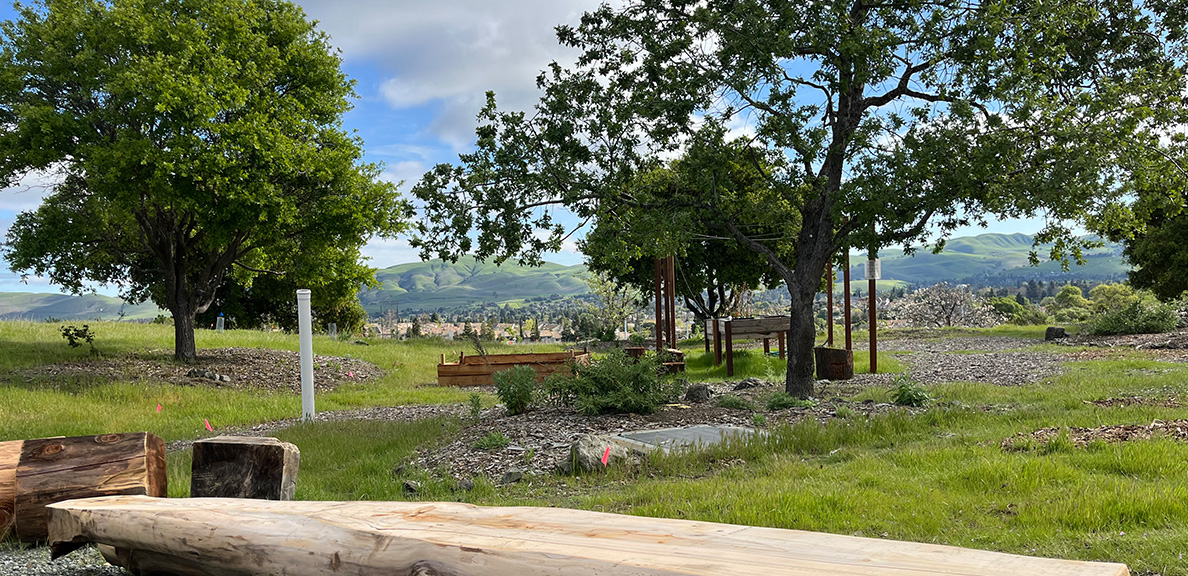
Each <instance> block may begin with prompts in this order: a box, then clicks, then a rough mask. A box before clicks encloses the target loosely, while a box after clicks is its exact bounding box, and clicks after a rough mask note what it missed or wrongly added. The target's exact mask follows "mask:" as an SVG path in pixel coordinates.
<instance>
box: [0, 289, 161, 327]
mask: <svg viewBox="0 0 1188 576" xmlns="http://www.w3.org/2000/svg"><path fill="white" fill-rule="evenodd" d="M121 312H123V314H124V316H123V318H124V319H125V320H152V319H153V318H156V317H157V315H158V314H165V315H166V316H168V315H169V313H168V312H166V311H164V310H161V309H160V308H157V306H156V305H154V304H153V303H151V302H147V303H144V304H136V305H132V304H126V303H125V302H124V301H123V300H121V299H119V298H112V297H110V296H102V295H99V294H87V295H85V296H71V295H67V294H32V293H28V292H0V320H38V321H40V320H45V319H47V318H57V319H60V320H94V319H100V320H118V319H119V318H120V313H121Z"/></svg>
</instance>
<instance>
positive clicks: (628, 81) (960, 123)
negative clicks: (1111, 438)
mask: <svg viewBox="0 0 1188 576" xmlns="http://www.w3.org/2000/svg"><path fill="white" fill-rule="evenodd" d="M1178 9H1179V8H1178V7H1176V8H1174V9H1170V8H1167V7H1166V6H1165V5H1164V3H1162V2H1156V1H1155V0H1151V1H1149V2H1148V1H1144V0H1131V1H1126V0H1123V1H1121V2H1113V3H1104V4H1100V5H1099V4H1098V3H1085V2H1079V1H1075V0H1054V2H1044V3H1036V2H1027V1H1022V0H1003V1H1001V2H995V3H993V4H986V5H984V4H975V5H969V4H966V3H960V2H958V3H951V2H924V3H921V2H892V3H887V2H883V3H867V2H858V3H831V2H792V1H786V0H778V1H768V0H741V1H739V0H708V1H704V2H693V1H689V0H629V1H628V2H626V3H625V4H623V5H617V6H611V5H609V4H604V5H602V6H601V7H600V8H599V9H597V10H595V11H593V12H590V13H587V14H585V15H584V16H583V18H582V19H581V23H580V24H579V25H577V26H560V27H558V29H557V30H558V38H559V40H560V42H561V43H562V44H564V45H566V46H569V47H573V48H575V49H576V50H578V51H579V55H578V57H577V59H576V63H575V64H574V65H573V66H570V67H568V68H566V67H562V66H561V65H559V64H554V65H552V66H551V67H550V68H549V70H547V71H545V72H544V73H542V74H541V75H540V77H539V78H538V85H539V86H540V89H541V93H542V97H541V100H540V101H539V103H538V104H537V105H536V107H535V109H534V110H532V112H531V113H525V112H519V111H514V112H502V111H500V110H498V108H497V106H496V104H495V99H494V95H493V94H489V96H488V102H487V106H486V107H485V108H484V109H483V110H482V111H481V112H480V116H479V118H480V123H481V125H480V127H479V128H478V130H477V136H478V140H477V143H476V144H477V145H476V147H475V149H474V150H473V151H472V152H468V153H465V154H462V155H461V156H460V159H459V160H460V162H459V165H458V166H451V165H444V164H443V165H439V166H437V167H435V168H434V169H433V170H432V171H430V172H429V173H427V174H425V176H424V177H423V178H422V180H421V181H420V182H419V183H418V184H417V185H416V186H415V187H414V189H413V192H414V194H416V195H417V196H418V197H419V198H420V199H421V200H422V202H423V203H424V213H423V215H422V217H421V218H420V220H419V225H418V235H417V237H416V238H414V239H413V244H414V245H415V246H417V247H418V248H420V249H421V250H422V253H423V255H425V256H428V255H431V254H436V255H439V256H441V257H443V258H447V259H450V258H456V257H458V256H459V255H460V254H464V253H468V252H470V251H472V250H473V251H475V252H476V255H477V256H479V257H480V258H492V259H494V260H496V261H503V260H506V259H509V258H519V259H520V260H522V261H538V260H539V259H540V255H541V254H542V253H544V252H546V251H548V250H556V249H558V248H559V247H560V246H561V243H562V241H563V239H564V238H565V237H566V233H567V232H566V230H565V228H564V226H561V225H560V224H559V223H558V222H557V221H556V220H555V219H554V213H553V212H552V211H551V210H549V209H548V208H549V207H550V206H554V205H560V206H564V207H566V208H568V209H569V210H571V211H572V212H573V213H575V214H576V215H577V216H578V217H579V219H580V220H582V221H586V220H591V219H596V220H597V221H600V222H601V221H604V220H606V219H610V218H614V217H616V215H617V214H621V213H626V211H628V210H632V212H631V214H632V215H634V216H636V217H643V218H647V222H646V224H645V225H646V226H650V227H652V228H653V230H654V234H653V239H654V240H653V242H654V244H653V245H652V246H643V247H641V250H642V252H641V253H652V254H665V253H674V252H676V250H675V248H676V247H679V246H681V245H682V244H684V243H686V242H688V241H690V240H691V239H693V238H696V237H697V235H699V234H704V232H703V231H706V230H710V231H713V234H714V236H716V237H719V238H731V239H733V240H735V241H736V242H738V243H739V245H740V246H744V247H746V248H747V249H749V250H752V251H754V252H756V253H758V254H760V255H762V256H763V257H764V258H765V260H766V261H767V263H768V264H769V265H770V266H771V267H772V269H773V270H774V271H775V272H776V273H777V274H778V275H779V276H780V278H781V279H782V280H784V282H785V283H786V285H787V288H788V292H789V297H790V311H791V314H792V317H793V321H792V322H791V325H790V333H789V361H788V371H787V376H786V381H785V387H786V389H787V390H788V391H789V392H790V393H792V394H794V395H796V396H799V397H807V396H810V395H811V393H812V390H813V384H814V377H813V375H814V369H813V362H812V354H813V352H812V347H813V344H814V336H815V335H814V334H813V322H812V303H813V300H814V297H815V295H816V293H817V292H818V290H819V289H820V283H821V279H822V277H823V276H824V275H825V270H826V268H827V266H828V265H829V263H830V262H831V261H833V260H834V258H835V257H836V255H837V254H839V253H840V251H842V250H849V249H850V248H859V249H871V250H872V251H877V250H878V249H880V248H883V247H887V246H895V245H913V244H916V243H917V241H920V240H925V239H926V237H927V236H928V235H929V234H930V233H931V231H934V230H939V231H940V234H941V237H942V239H943V237H944V235H945V234H947V233H948V232H949V231H951V230H953V229H955V228H957V227H958V226H961V225H966V224H970V223H981V222H984V221H985V220H986V218H987V216H998V217H1020V216H1035V215H1040V214H1042V215H1043V216H1044V217H1045V218H1046V220H1047V222H1048V225H1047V227H1045V229H1044V230H1043V231H1042V232H1041V233H1040V234H1039V235H1038V236H1037V237H1036V240H1037V243H1039V244H1043V243H1046V242H1048V241H1055V242H1054V244H1053V248H1052V250H1051V251H1050V252H1049V256H1051V257H1053V258H1056V259H1077V258H1079V257H1080V256H1081V252H1080V248H1081V247H1083V246H1085V245H1086V244H1088V243H1090V241H1088V240H1078V239H1074V238H1073V237H1072V235H1071V233H1070V232H1069V229H1068V227H1067V226H1066V223H1067V222H1069V221H1075V220H1085V219H1087V218H1088V217H1089V216H1090V213H1089V211H1090V210H1095V209H1097V208H1098V207H1105V209H1106V210H1108V209H1110V208H1112V207H1113V206H1114V205H1115V204H1116V202H1115V201H1116V200H1119V199H1124V198H1126V197H1127V194H1128V193H1129V192H1131V191H1133V190H1135V189H1136V188H1138V187H1140V186H1141V185H1142V184H1143V182H1144V181H1147V180H1154V179H1157V178H1160V177H1165V176H1167V177H1178V176H1177V174H1178V173H1177V172H1176V165H1175V161H1174V156H1173V157H1165V153H1167V152H1168V150H1167V149H1168V148H1169V147H1170V145H1169V144H1168V142H1170V141H1171V138H1170V136H1171V134H1172V133H1174V132H1175V131H1176V130H1178V126H1179V124H1180V123H1182V119H1181V118H1180V112H1181V110H1180V108H1179V106H1180V102H1181V95H1182V94H1183V93H1184V75H1183V73H1182V72H1183V66H1184V63H1183V62H1182V61H1180V60H1179V59H1178V58H1179V56H1178V55H1179V54H1181V53H1182V50H1183V48H1184V43H1185V38H1186V37H1188V36H1186V35H1185V34H1184V26H1185V21H1184V20H1183V19H1182V18H1179V17H1178V16H1174V15H1173V14H1178ZM1073 118H1075V119H1076V121H1070V119H1073ZM728 127H730V128H736V127H743V129H742V130H738V132H742V133H744V134H745V135H746V136H745V137H743V138H738V139H731V138H729V137H728V136H727V128H728ZM679 152H683V153H684V156H683V158H682V160H681V161H682V162H684V163H686V166H685V169H684V170H683V174H682V175H681V177H680V178H677V179H674V180H672V181H671V182H668V183H665V184H664V185H661V186H647V185H641V184H640V182H641V180H643V179H646V178H648V177H649V176H650V175H653V174H657V170H658V169H661V168H664V167H666V164H667V163H665V162H663V161H661V160H660V158H663V157H672V156H673V155H674V154H676V153H679ZM1173 152H1174V150H1173ZM739 166H745V167H746V168H747V169H745V170H739V169H737V168H738V167H739ZM661 176H662V175H661ZM752 176H753V177H756V178H758V179H760V180H762V181H764V182H765V185H764V186H749V185H748V182H747V179H749V178H751V177H752ZM936 247H937V248H938V249H939V248H942V247H943V243H939V244H937V245H936Z"/></svg>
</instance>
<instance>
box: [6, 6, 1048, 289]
mask: <svg viewBox="0 0 1188 576" xmlns="http://www.w3.org/2000/svg"><path fill="white" fill-rule="evenodd" d="M297 3H298V4H300V5H301V6H302V7H303V8H304V9H305V11H306V13H307V14H308V15H309V16H310V17H311V18H313V19H315V20H318V21H319V27H320V28H321V29H322V30H324V31H326V32H327V33H328V34H329V35H330V36H331V42H332V43H333V44H334V45H335V46H337V47H338V48H339V49H340V50H341V52H342V58H343V61H344V68H345V71H346V73H347V74H348V75H350V76H351V77H353V78H354V79H355V80H356V81H357V82H358V85H357V88H356V90H357V92H358V93H359V96H360V99H359V100H358V101H356V102H355V108H354V110H352V111H350V112H349V113H348V114H347V115H346V117H345V119H344V122H345V125H346V128H347V129H348V130H355V131H357V132H358V134H359V135H360V136H361V137H362V138H363V141H364V143H365V146H366V152H367V158H368V159H369V160H370V161H378V162H383V163H384V164H385V165H386V170H385V173H384V177H385V178H388V179H390V180H392V181H404V186H403V187H402V188H403V189H404V190H407V189H408V188H409V187H410V186H411V185H412V184H413V183H415V182H416V180H417V179H418V178H419V177H420V175H421V174H423V173H424V172H425V171H426V170H427V169H428V168H430V167H432V166H433V165H434V164H437V163H439V162H451V161H454V160H456V159H457V155H458V153H459V152H463V151H465V150H466V149H467V148H468V147H469V146H470V145H471V143H472V142H473V137H474V126H475V121H474V118H475V115H476V114H477V113H478V110H479V108H480V106H481V105H482V102H483V99H484V97H485V96H484V94H485V92H486V91H487V90H494V91H495V92H496V95H497V97H498V98H499V101H500V107H501V108H505V109H512V108H516V109H525V108H528V107H530V106H531V105H532V103H533V102H534V101H535V98H536V89H535V78H536V75H537V73H538V72H539V71H540V70H541V69H542V68H544V67H545V66H546V65H547V64H548V63H549V62H550V61H553V60H557V61H559V62H562V63H566V62H569V61H571V59H572V53H570V52H568V51H567V50H566V49H564V48H562V47H560V46H558V45H557V43H556V41H555V38H554V36H553V27H554V26H556V25H557V24H562V23H576V22H577V20H578V18H579V17H580V15H581V12H582V11H583V10H588V9H592V8H594V7H596V6H597V4H598V2H597V1H593V0H568V1H563V2H562V1H557V0H514V1H508V0H487V1H484V2H479V1H474V0H434V1H428V2H426V1H424V0H419V1H410V0H337V1H336V0H305V1H299V2H297ZM12 15H13V12H12V8H11V7H10V6H7V5H5V6H2V7H0V19H9V18H11V17H12ZM44 190H45V188H44V187H43V186H38V185H37V182H36V180H35V179H32V180H30V181H27V182H25V183H24V184H23V185H21V186H17V187H15V188H10V189H7V190H0V236H2V235H3V233H4V232H5V231H7V229H8V227H9V225H11V223H12V221H13V218H14V217H15V216H16V214H17V213H18V212H20V211H23V210H31V209H34V208H36V206H37V205H38V203H39V202H40V198H41V196H42V194H43V193H44ZM1041 226H1042V223H1041V222H1040V221H1039V220H1020V221H1010V222H995V223H993V224H992V225H991V227H990V228H988V229H980V228H973V229H967V230H958V231H957V233H956V234H955V236H964V235H972V234H980V233H983V232H1002V233H1013V232H1024V233H1034V232H1036V231H1038V230H1039V229H1040V227H1041ZM364 253H365V255H366V256H368V257H369V258H371V262H370V263H371V265H373V266H377V267H380V268H383V267H387V266H392V265H395V264H401V263H405V262H412V261H415V260H418V257H417V254H416V252H415V251H414V250H412V249H411V248H410V247H409V246H408V242H407V240H406V239H398V240H394V241H375V242H371V243H369V244H368V245H367V247H366V248H365V250H364ZM548 260H551V261H554V262H558V263H561V264H576V263H579V262H580V261H581V256H580V255H579V254H577V253H576V251H575V250H574V247H573V245H572V244H570V245H568V246H567V247H566V249H564V250H563V251H562V252H560V253H557V254H554V255H552V256H550V257H548ZM0 291H7V292H57V291H58V290H57V289H56V287H54V286H52V285H50V284H49V283H48V282H46V281H45V280H43V279H39V278H30V279H29V281H28V284H21V283H20V281H19V277H18V275H17V274H14V273H13V272H12V271H10V270H8V268H7V267H5V266H4V264H3V262H0ZM100 291H101V292H105V293H113V292H114V291H113V290H102V289H101V290H100Z"/></svg>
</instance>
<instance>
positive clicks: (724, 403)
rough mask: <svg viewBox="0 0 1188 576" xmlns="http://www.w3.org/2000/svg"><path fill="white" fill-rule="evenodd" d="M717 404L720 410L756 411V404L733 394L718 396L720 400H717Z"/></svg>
mask: <svg viewBox="0 0 1188 576" xmlns="http://www.w3.org/2000/svg"><path fill="white" fill-rule="evenodd" d="M715 402H716V403H717V404H718V407H719V408H728V409H730V410H755V404H754V403H752V402H750V401H748V400H744V399H742V398H739V397H738V396H735V395H733V394H725V395H723V396H718V399H717V400H715Z"/></svg>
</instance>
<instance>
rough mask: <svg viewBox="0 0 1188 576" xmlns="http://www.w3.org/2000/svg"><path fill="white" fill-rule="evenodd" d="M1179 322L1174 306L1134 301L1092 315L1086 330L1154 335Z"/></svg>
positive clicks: (1171, 327) (1097, 332) (1099, 332)
mask: <svg viewBox="0 0 1188 576" xmlns="http://www.w3.org/2000/svg"><path fill="white" fill-rule="evenodd" d="M1179 322H1180V317H1179V314H1177V313H1176V309H1175V307H1174V306H1171V305H1168V304H1159V303H1143V302H1141V301H1135V302H1131V303H1130V304H1128V305H1127V306H1125V307H1123V308H1118V309H1116V310H1106V311H1104V312H1101V313H1099V314H1096V315H1094V316H1093V317H1092V318H1090V319H1089V325H1088V327H1087V329H1088V330H1089V333H1090V334H1156V333H1159V332H1167V331H1169V330H1172V329H1173V328H1175V327H1176V325H1177V324H1179Z"/></svg>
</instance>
